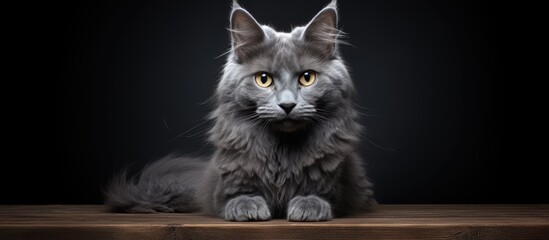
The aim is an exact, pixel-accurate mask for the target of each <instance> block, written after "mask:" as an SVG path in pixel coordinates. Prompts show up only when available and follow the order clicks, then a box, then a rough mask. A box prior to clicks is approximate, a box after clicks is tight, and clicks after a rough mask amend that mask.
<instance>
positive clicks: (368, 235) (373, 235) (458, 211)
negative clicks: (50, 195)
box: [0, 205, 549, 240]
mask: <svg viewBox="0 0 549 240" xmlns="http://www.w3.org/2000/svg"><path fill="white" fill-rule="evenodd" d="M0 239H168V240H169V239H460V240H461V239H463V240H466V239H467V240H469V239H549V205H380V206H378V207H377V208H376V210H375V211H373V212H370V213H366V214H362V215H359V216H353V217H347V218H340V219H335V220H332V221H328V222H320V223H296V222H288V221H285V220H281V219H277V220H272V221H267V222H246V223H238V222H227V221H224V220H222V219H218V218H215V217H210V216H202V215H200V214H178V213H173V214H167V213H163V214H116V213H107V212H105V210H104V208H103V206H97V205H95V206H92V205H44V206H37V205H34V206H19V205H18V206H9V205H4V206H0Z"/></svg>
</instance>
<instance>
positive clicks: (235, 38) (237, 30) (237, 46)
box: [229, 1, 265, 61]
mask: <svg viewBox="0 0 549 240" xmlns="http://www.w3.org/2000/svg"><path fill="white" fill-rule="evenodd" d="M229 30H230V32H231V40H232V51H233V52H234V53H235V55H236V57H237V58H238V60H239V61H243V60H246V59H247V58H248V57H249V56H250V55H251V54H252V52H253V51H254V49H255V48H256V47H257V46H258V45H260V44H261V43H262V42H263V40H264V39H265V32H263V29H262V28H261V26H260V25H259V23H257V21H256V20H255V19H254V17H252V15H251V14H250V13H249V12H248V11H246V10H245V9H244V8H242V7H240V5H238V3H237V2H236V1H234V2H233V10H232V12H231V28H230V29H229Z"/></svg>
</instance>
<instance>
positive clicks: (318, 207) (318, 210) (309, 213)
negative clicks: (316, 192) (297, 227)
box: [288, 195, 332, 222]
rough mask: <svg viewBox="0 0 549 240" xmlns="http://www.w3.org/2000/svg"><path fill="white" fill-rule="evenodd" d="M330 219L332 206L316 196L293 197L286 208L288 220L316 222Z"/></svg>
mask: <svg viewBox="0 0 549 240" xmlns="http://www.w3.org/2000/svg"><path fill="white" fill-rule="evenodd" d="M330 219H332V206H331V205H330V203H328V202H326V201H325V200H324V199H322V198H319V197H317V196H313V195H310V196H306V197H302V196H297V197H294V198H293V199H292V200H291V201H290V204H289V206H288V220H290V221H294V222H318V221H327V220H330Z"/></svg>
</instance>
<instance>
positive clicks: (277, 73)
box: [106, 1, 375, 221]
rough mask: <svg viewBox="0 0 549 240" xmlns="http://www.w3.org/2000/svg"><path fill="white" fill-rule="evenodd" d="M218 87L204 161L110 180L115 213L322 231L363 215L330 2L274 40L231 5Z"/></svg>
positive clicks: (348, 93) (353, 115)
mask: <svg viewBox="0 0 549 240" xmlns="http://www.w3.org/2000/svg"><path fill="white" fill-rule="evenodd" d="M230 32H231V39H232V48H231V50H230V52H229V55H228V58H227V63H226V64H225V67H224V69H223V76H222V77H221V80H220V81H219V83H218V86H217V89H216V92H215V97H216V103H215V110H214V111H213V112H212V113H211V114H210V116H209V117H210V118H211V119H212V120H213V121H214V124H213V127H212V128H211V130H210V131H209V140H210V141H211V143H213V144H214V146H215V148H216V150H215V152H214V153H213V155H212V156H211V157H208V158H205V159H191V158H185V157H176V156H168V157H166V158H164V159H161V160H159V161H156V162H154V163H152V164H150V165H149V166H147V167H146V168H145V169H144V170H143V171H142V173H141V174H140V175H139V176H138V177H137V178H131V179H127V177H126V175H125V174H122V175H121V176H119V177H117V178H115V179H114V180H113V182H112V183H111V185H110V186H109V189H108V191H107V193H106V204H107V206H109V207H110V209H112V210H113V211H121V212H130V213H154V212H194V211H202V212H204V213H207V214H214V215H217V216H220V217H222V218H224V219H226V220H231V221H260V220H269V219H271V218H287V219H288V220H290V221H325V220H329V219H331V218H333V217H334V216H336V217H337V216H342V215H346V214H352V213H357V212H361V211H364V210H367V209H369V208H370V207H371V206H372V205H373V204H375V201H374V200H373V198H372V194H373V193H372V190H371V187H372V184H371V183H370V182H369V180H368V179H367V177H366V175H365V171H364V169H363V166H362V164H361V163H362V161H361V159H360V158H359V157H358V155H357V154H356V151H355V145H356V144H357V143H358V142H359V135H360V132H361V126H360V124H359V123H358V122H357V119H358V116H357V115H358V114H357V111H356V110H355V109H354V107H353V103H352V98H353V95H354V94H355V90H354V86H353V82H352V80H351V78H350V76H349V73H348V71H347V68H346V66H345V64H344V63H343V61H342V59H341V57H340V55H339V52H338V43H339V41H338V36H339V34H340V32H339V31H338V30H337V8H336V2H335V1H332V2H331V3H330V4H329V5H328V6H326V7H325V8H324V9H322V10H321V11H320V12H319V13H318V14H317V15H316V16H315V17H314V18H313V19H312V20H311V21H310V22H309V23H308V24H307V25H306V26H303V27H296V28H294V29H293V30H292V31H291V32H289V33H286V32H277V31H275V30H274V29H273V28H271V27H269V26H265V25H260V24H258V22H257V21H256V20H255V19H254V18H253V17H252V15H250V13H248V11H246V10H245V9H243V8H242V7H241V6H239V5H238V4H237V3H236V2H234V3H233V8H232V12H231V17H230Z"/></svg>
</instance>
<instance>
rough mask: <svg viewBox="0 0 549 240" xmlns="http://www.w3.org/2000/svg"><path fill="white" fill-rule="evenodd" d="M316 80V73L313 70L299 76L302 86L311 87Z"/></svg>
mask: <svg viewBox="0 0 549 240" xmlns="http://www.w3.org/2000/svg"><path fill="white" fill-rule="evenodd" d="M315 80H316V72H315V71H313V70H307V71H305V72H303V73H302V74H301V75H300V76H299V84H301V85H302V86H305V87H307V86H311V85H312V84H313V83H314V82H315Z"/></svg>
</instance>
